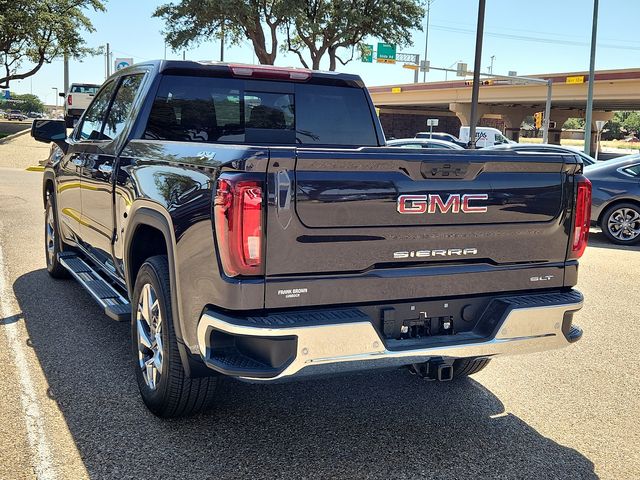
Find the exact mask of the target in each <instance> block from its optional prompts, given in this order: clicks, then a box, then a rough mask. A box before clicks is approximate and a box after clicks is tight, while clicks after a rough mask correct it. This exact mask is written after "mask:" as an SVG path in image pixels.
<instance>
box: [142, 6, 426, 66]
mask: <svg viewBox="0 0 640 480" xmlns="http://www.w3.org/2000/svg"><path fill="white" fill-rule="evenodd" d="M422 4H423V1H422V0H395V1H394V0H350V1H346V0H288V1H282V0H178V1H177V3H168V4H165V5H162V6H160V7H159V8H158V9H157V10H156V11H155V13H154V16H155V17H160V18H162V19H163V20H164V21H165V32H164V33H165V38H166V40H167V42H168V43H169V45H171V47H172V48H173V49H174V50H175V49H179V48H184V47H187V46H189V45H191V44H198V43H200V42H202V41H203V40H209V39H211V38H212V37H219V36H220V35H222V30H223V27H224V36H225V37H226V38H228V39H229V40H231V42H234V43H239V42H241V41H243V40H245V39H249V40H250V41H251V43H252V45H253V49H254V51H255V53H256V56H257V58H258V60H259V62H260V63H262V64H269V65H273V64H274V63H275V60H276V57H277V54H278V47H279V45H280V36H281V35H284V36H285V39H286V41H285V44H284V45H282V46H281V47H280V49H281V50H282V51H289V52H293V53H295V54H296V55H297V57H298V59H299V60H300V63H301V64H302V65H303V66H304V67H308V68H313V69H318V68H320V62H321V60H322V59H323V57H324V56H325V55H328V57H329V69H330V70H335V69H336V67H337V64H338V62H340V63H341V64H343V65H345V64H346V63H348V62H349V61H350V60H352V59H353V57H354V53H355V51H356V49H357V46H358V45H359V44H360V43H361V42H362V41H363V40H364V39H365V38H366V37H375V38H378V39H380V40H382V41H384V42H388V43H395V44H397V45H399V46H405V45H411V30H413V29H421V28H422V26H421V22H422V18H423V15H424V9H423V7H422ZM340 49H344V50H343V51H344V52H346V53H347V55H349V58H343V57H341V56H340V55H343V54H344V53H341V50H340Z"/></svg>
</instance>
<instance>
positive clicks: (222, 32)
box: [220, 22, 224, 62]
mask: <svg viewBox="0 0 640 480" xmlns="http://www.w3.org/2000/svg"><path fill="white" fill-rule="evenodd" d="M220 61H221V62H224V22H222V25H221V26H220Z"/></svg>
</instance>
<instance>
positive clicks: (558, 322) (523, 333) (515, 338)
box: [197, 292, 583, 381]
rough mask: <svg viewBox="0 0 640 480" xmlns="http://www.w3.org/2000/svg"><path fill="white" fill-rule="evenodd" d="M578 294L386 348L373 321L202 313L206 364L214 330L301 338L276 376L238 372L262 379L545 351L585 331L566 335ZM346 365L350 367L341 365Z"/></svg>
mask: <svg viewBox="0 0 640 480" xmlns="http://www.w3.org/2000/svg"><path fill="white" fill-rule="evenodd" d="M575 293H576V294H577V295H578V297H579V298H580V300H579V301H574V302H567V303H561V304H556V305H550V306H533V307H532V306H526V304H525V305H523V306H521V307H519V306H517V304H516V306H514V307H513V308H511V309H510V311H509V312H508V313H507V314H506V315H505V316H504V318H503V319H502V320H501V321H500V322H498V326H497V328H495V329H494V334H492V335H491V336H489V337H487V338H480V337H478V338H471V339H469V340H468V341H467V342H460V341H459V339H457V338H456V337H457V336H456V335H451V336H450V338H451V344H450V345H441V346H432V347H427V348H411V349H403V350H395V349H394V350H390V349H387V348H386V347H385V342H384V341H383V339H382V338H381V337H380V335H379V334H378V333H377V331H376V329H375V328H374V327H373V325H372V324H371V322H368V321H359V322H353V323H339V324H326V325H312V326H294V327H277V328H274V327H261V326H253V325H239V324H238V323H232V322H229V321H226V320H225V319H224V318H221V317H223V316H221V315H217V314H216V313H214V312H210V311H209V312H207V313H205V314H204V315H203V316H202V317H201V320H200V323H199V325H198V332H197V334H198V345H199V348H200V352H201V356H202V358H203V360H204V362H205V363H206V364H208V365H209V366H210V367H212V368H214V369H216V368H215V367H214V366H212V365H211V362H210V360H209V358H208V357H209V352H210V351H211V345H210V339H211V333H212V331H214V330H218V331H220V332H225V333H228V334H230V335H237V336H247V337H261V338H277V337H282V338H285V337H289V338H292V337H295V339H296V340H297V344H296V347H295V349H296V351H295V355H294V356H293V359H292V360H291V361H290V362H289V363H288V364H287V365H286V367H284V369H282V370H281V371H280V372H278V373H277V374H276V375H274V376H271V377H268V378H257V377H254V376H251V375H247V376H242V375H237V376H239V377H240V378H244V379H247V380H256V381H273V380H279V379H282V378H285V377H290V376H293V375H303V374H305V373H312V372H310V371H309V372H307V371H308V370H316V368H315V367H318V366H330V367H329V368H324V369H317V370H319V371H322V372H324V371H330V372H333V371H336V370H353V369H361V368H375V367H385V366H394V365H407V364H412V363H421V362H426V361H429V360H430V359H433V358H451V359H455V358H465V357H495V356H498V355H514V354H522V353H531V352H540V351H545V350H553V349H557V348H561V347H565V346H567V345H569V344H570V343H572V342H573V341H575V340H577V339H579V337H580V335H581V333H582V332H581V330H579V329H578V328H576V327H571V334H570V335H566V333H567V332H564V333H563V320H564V318H565V314H566V313H568V312H574V311H577V310H579V309H580V308H582V303H583V302H582V297H581V295H580V294H579V293H578V292H575ZM574 299H575V295H574ZM572 335H573V337H572ZM355 364H357V365H355ZM341 365H342V366H343V367H347V368H340V366H341ZM312 367H314V368H312ZM354 367H355V368H354ZM303 370H304V372H303Z"/></svg>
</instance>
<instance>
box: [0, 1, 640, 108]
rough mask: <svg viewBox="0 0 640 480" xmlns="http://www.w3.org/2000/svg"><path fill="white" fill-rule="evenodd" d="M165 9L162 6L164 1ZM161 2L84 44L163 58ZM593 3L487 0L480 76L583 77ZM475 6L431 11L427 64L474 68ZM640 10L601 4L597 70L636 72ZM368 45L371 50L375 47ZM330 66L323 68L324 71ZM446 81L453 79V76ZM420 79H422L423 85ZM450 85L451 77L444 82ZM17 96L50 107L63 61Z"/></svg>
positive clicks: (80, 78) (113, 9) (73, 72)
mask: <svg viewBox="0 0 640 480" xmlns="http://www.w3.org/2000/svg"><path fill="white" fill-rule="evenodd" d="M165 1H166V0H165ZM161 3H165V2H163V1H160V0H109V1H108V2H106V7H107V11H106V12H104V13H91V14H90V17H91V20H92V21H93V24H94V26H95V28H96V31H95V32H94V33H92V34H88V35H86V36H85V38H86V39H87V43H88V45H89V46H92V47H95V46H99V45H104V44H106V43H107V42H109V43H110V45H111V49H112V50H113V52H114V56H115V57H133V59H134V61H136V62H137V61H142V60H148V59H153V58H162V57H163V56H164V40H163V36H162V33H161V31H162V28H163V23H162V21H160V20H159V19H154V18H151V13H152V12H153V10H154V9H155V7H156V6H157V5H159V4H161ZM592 9H593V3H592V2H591V1H590V0H527V1H523V0H488V1H487V10H486V19H485V38H484V47H483V55H482V57H483V62H482V65H483V71H485V72H486V69H487V67H488V66H489V64H490V63H491V59H490V57H491V56H492V55H493V56H495V60H494V70H493V71H494V73H498V74H505V75H506V74H507V72H508V71H509V70H515V71H517V72H518V74H521V75H526V74H531V73H545V72H564V71H576V70H588V67H589V41H590V35H591V15H592ZM476 15H477V1H476V0H457V1H454V0H435V1H434V2H433V4H432V6H431V20H430V30H429V54H428V57H429V60H430V61H431V64H432V65H434V66H439V67H448V66H450V65H451V64H453V63H455V62H456V61H458V60H463V61H465V62H466V63H468V65H469V69H471V68H472V65H473V55H474V48H475V27H476ZM638 18H640V2H637V1H633V2H631V1H628V0H601V1H600V15H599V25H598V52H597V56H596V69H599V70H603V69H616V68H636V67H640V36H639V35H637V32H638V27H637V24H638ZM413 39H414V45H413V46H412V47H405V48H402V49H401V51H403V52H408V53H420V55H421V56H422V55H423V52H424V42H425V33H424V31H422V32H420V31H416V32H415V33H414V36H413ZM377 41H378V39H375V38H371V39H369V43H373V44H375V43H377ZM219 49H220V47H219V43H218V42H217V41H210V42H205V43H203V44H201V45H200V46H199V47H195V48H192V49H190V50H187V51H186V53H185V55H186V58H187V59H189V60H217V59H218V55H219ZM225 55H226V58H225V60H231V61H235V62H243V63H253V62H255V57H254V55H253V50H252V48H251V47H250V45H249V42H244V43H243V44H240V45H238V46H234V47H231V48H229V49H228V50H227V51H226V53H225ZM167 58H182V52H171V51H170V50H168V51H167ZM276 64H277V65H281V66H290V65H292V66H299V63H298V61H297V59H296V57H295V56H291V55H284V54H279V56H278V58H277V60H276ZM327 67H328V65H327V66H326V67H325V68H327ZM341 70H342V71H346V72H350V73H357V74H359V75H361V76H362V77H363V79H364V80H365V82H366V83H367V85H384V84H390V83H409V82H411V81H413V72H412V71H410V70H407V69H403V68H402V67H401V66H400V65H399V64H397V65H381V64H380V65H379V64H375V63H374V64H363V63H361V62H359V61H357V60H356V61H353V62H351V63H349V64H347V66H345V67H341ZM104 73H105V68H104V58H103V57H95V58H87V59H85V60H83V61H82V62H75V61H74V62H72V63H71V65H70V78H71V82H91V83H101V82H102V81H103V80H104ZM450 75H451V74H450ZM420 78H422V76H421V77H420ZM449 78H451V76H450V77H449ZM443 79H444V73H443V72H430V73H429V74H428V75H427V80H428V81H429V80H432V81H434V80H443ZM11 86H12V88H11V90H13V91H15V92H16V93H29V92H30V91H33V93H35V94H37V95H38V96H40V97H41V98H42V99H43V100H44V101H45V103H48V104H52V103H54V102H55V93H54V91H53V90H52V87H58V88H59V89H60V90H62V87H63V78H62V61H54V62H53V63H52V64H51V65H45V66H44V67H43V68H42V69H41V70H40V72H38V73H37V74H36V75H35V76H34V77H33V78H32V80H30V79H26V80H22V81H19V82H15V83H14V82H12V84H11Z"/></svg>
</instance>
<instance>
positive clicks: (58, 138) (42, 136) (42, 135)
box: [31, 118, 67, 152]
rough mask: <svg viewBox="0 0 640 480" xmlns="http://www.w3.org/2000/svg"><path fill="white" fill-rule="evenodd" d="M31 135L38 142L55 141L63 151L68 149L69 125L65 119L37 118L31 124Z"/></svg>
mask: <svg viewBox="0 0 640 480" xmlns="http://www.w3.org/2000/svg"><path fill="white" fill-rule="evenodd" d="M31 136H32V137H33V139H34V140H36V141H38V142H44V143H51V142H53V143H55V144H56V145H58V146H59V147H60V148H61V149H62V151H63V152H66V151H67V142H66V139H67V127H66V125H65V122H64V120H50V119H42V118H36V119H34V120H33V123H32V124H31Z"/></svg>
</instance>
